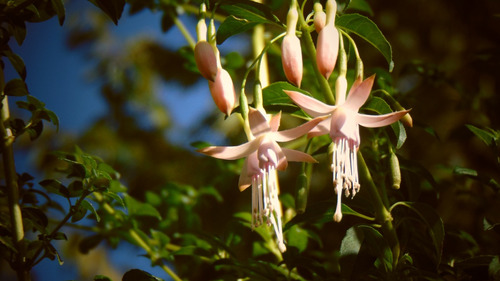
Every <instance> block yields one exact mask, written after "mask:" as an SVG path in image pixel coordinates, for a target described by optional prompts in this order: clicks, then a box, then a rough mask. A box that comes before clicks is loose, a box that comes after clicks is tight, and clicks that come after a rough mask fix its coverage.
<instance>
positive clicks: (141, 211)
mask: <svg viewBox="0 0 500 281" xmlns="http://www.w3.org/2000/svg"><path fill="white" fill-rule="evenodd" d="M124 202H125V206H127V210H128V213H129V215H131V216H150V217H155V218H157V219H160V220H161V215H160V213H159V212H158V210H156V209H155V207H153V206H152V205H151V204H148V203H142V202H140V201H138V200H136V199H134V198H133V197H131V196H125V198H124Z"/></svg>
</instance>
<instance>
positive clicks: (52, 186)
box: [39, 179, 70, 197]
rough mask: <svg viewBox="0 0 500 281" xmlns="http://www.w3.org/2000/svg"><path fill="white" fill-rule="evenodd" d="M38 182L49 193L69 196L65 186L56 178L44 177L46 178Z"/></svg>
mask: <svg viewBox="0 0 500 281" xmlns="http://www.w3.org/2000/svg"><path fill="white" fill-rule="evenodd" d="M39 184H40V185H41V186H42V187H43V188H45V189H46V190H47V191H48V192H50V193H54V194H57V195H61V196H64V197H69V196H70V193H69V191H68V189H67V188H66V186H64V185H63V184H62V183H61V182H60V181H58V180H55V179H46V180H43V181H41V182H39Z"/></svg>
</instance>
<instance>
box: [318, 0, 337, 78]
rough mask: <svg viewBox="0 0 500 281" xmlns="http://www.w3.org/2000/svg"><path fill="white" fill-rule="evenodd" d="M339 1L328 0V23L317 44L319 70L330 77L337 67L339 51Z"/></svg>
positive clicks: (322, 30) (320, 33) (326, 76)
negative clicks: (336, 21)
mask: <svg viewBox="0 0 500 281" xmlns="http://www.w3.org/2000/svg"><path fill="white" fill-rule="evenodd" d="M336 13H337V3H336V2H335V1H334V0H328V1H327V2H326V25H325V27H324V28H323V29H321V31H320V32H319V35H318V42H317V44H316V45H317V46H316V62H317V64H318V69H319V72H320V73H321V74H322V75H323V76H324V77H325V78H326V79H328V78H329V77H330V75H331V74H332V72H333V69H334V68H335V64H336V62H337V56H338V52H339V32H338V30H337V28H335V14H336Z"/></svg>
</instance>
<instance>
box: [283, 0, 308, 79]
mask: <svg viewBox="0 0 500 281" xmlns="http://www.w3.org/2000/svg"><path fill="white" fill-rule="evenodd" d="M298 16H299V15H298V12H297V8H296V7H295V5H294V4H292V6H291V7H290V10H289V11H288V15H287V32H286V35H285V37H284V38H283V43H282V44H281V61H282V63H283V70H284V72H285V76H286V78H287V79H288V81H290V82H291V83H293V84H294V85H296V86H297V87H300V82H302V68H303V67H302V49H301V47H300V40H299V38H298V37H297V35H295V28H296V26H297V19H298Z"/></svg>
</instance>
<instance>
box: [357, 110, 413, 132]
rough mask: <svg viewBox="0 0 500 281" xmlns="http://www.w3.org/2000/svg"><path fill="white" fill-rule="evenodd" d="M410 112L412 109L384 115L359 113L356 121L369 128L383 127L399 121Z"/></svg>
mask: <svg viewBox="0 0 500 281" xmlns="http://www.w3.org/2000/svg"><path fill="white" fill-rule="evenodd" d="M408 112H410V110H401V111H396V112H392V113H388V114H383V115H366V114H360V113H358V114H357V116H356V122H357V123H359V125H361V126H363V127H368V128H376V127H383V126H387V125H390V124H392V123H394V122H396V121H398V120H399V119H401V118H403V116H405V114H406V113H408Z"/></svg>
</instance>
